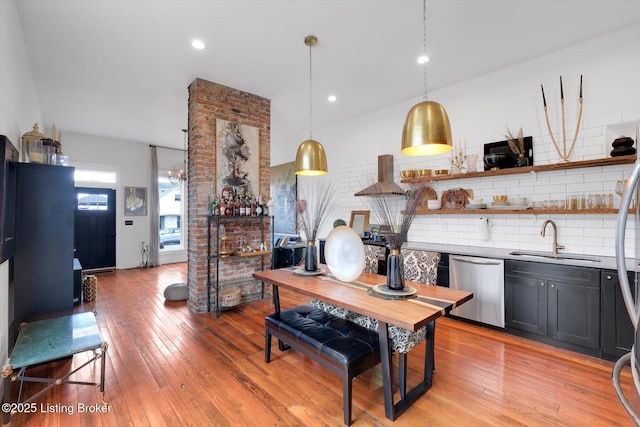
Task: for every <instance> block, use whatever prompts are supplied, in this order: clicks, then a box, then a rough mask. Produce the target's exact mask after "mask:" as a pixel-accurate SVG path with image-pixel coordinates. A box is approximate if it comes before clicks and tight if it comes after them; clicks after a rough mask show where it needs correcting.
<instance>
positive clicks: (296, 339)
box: [265, 306, 380, 425]
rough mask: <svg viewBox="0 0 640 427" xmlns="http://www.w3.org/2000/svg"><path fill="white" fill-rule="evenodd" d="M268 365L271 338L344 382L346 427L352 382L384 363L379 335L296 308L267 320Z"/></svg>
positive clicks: (307, 307) (357, 326)
mask: <svg viewBox="0 0 640 427" xmlns="http://www.w3.org/2000/svg"><path fill="white" fill-rule="evenodd" d="M265 326H266V335H265V362H267V363H269V361H270V360H271V336H272V335H274V336H276V337H277V338H278V339H280V340H281V341H283V342H285V343H286V344H288V345H289V346H291V347H292V348H294V349H295V350H298V351H300V352H301V353H302V354H304V355H305V356H307V357H309V358H311V359H313V360H314V361H316V362H317V363H319V364H321V365H322V366H324V367H325V368H327V369H329V370H330V371H332V372H334V373H335V374H337V375H339V376H340V377H341V378H342V392H343V396H342V397H343V406H344V423H345V424H346V425H349V424H351V380H352V379H353V378H354V377H356V376H358V375H359V374H361V373H363V372H365V371H367V370H368V369H370V368H372V367H373V366H375V365H377V364H378V363H380V347H379V345H378V334H377V333H376V332H374V331H371V330H369V329H366V328H364V327H362V326H359V325H356V324H355V323H353V322H350V321H348V320H345V319H340V318H338V317H335V316H333V315H331V314H328V313H326V312H324V311H322V310H318V309H317V308H313V307H309V306H300V307H295V308H292V309H289V310H284V311H281V312H279V313H274V314H271V315H269V316H267V317H266V318H265Z"/></svg>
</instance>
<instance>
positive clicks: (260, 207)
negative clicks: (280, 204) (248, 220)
mask: <svg viewBox="0 0 640 427" xmlns="http://www.w3.org/2000/svg"><path fill="white" fill-rule="evenodd" d="M256 216H262V196H260V197H259V198H258V204H257V205H256Z"/></svg>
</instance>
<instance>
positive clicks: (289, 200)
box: [269, 162, 298, 234]
mask: <svg viewBox="0 0 640 427" xmlns="http://www.w3.org/2000/svg"><path fill="white" fill-rule="evenodd" d="M295 170H296V168H295V162H289V163H283V164H281V165H277V166H272V167H271V193H270V194H271V200H272V201H273V206H274V212H269V215H271V216H273V220H274V231H275V232H276V233H284V234H297V231H298V230H297V229H296V224H297V219H296V199H297V195H298V175H296V173H295Z"/></svg>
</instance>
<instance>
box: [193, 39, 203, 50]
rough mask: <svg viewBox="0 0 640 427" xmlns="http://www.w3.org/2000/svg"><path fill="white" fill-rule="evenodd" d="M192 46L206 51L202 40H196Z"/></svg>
mask: <svg viewBox="0 0 640 427" xmlns="http://www.w3.org/2000/svg"><path fill="white" fill-rule="evenodd" d="M191 46H193V47H195V48H196V49H204V42H203V41H202V40H198V39H195V40H193V41H192V42H191Z"/></svg>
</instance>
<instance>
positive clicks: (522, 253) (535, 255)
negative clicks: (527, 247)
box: [509, 251, 600, 262]
mask: <svg viewBox="0 0 640 427" xmlns="http://www.w3.org/2000/svg"><path fill="white" fill-rule="evenodd" d="M509 255H514V256H522V257H532V258H550V259H557V260H574V261H587V262H600V260H599V259H598V258H596V257H590V256H588V255H572V254H557V255H554V254H552V253H551V252H536V251H513V252H510V253H509Z"/></svg>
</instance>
